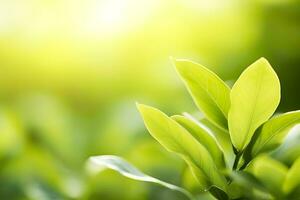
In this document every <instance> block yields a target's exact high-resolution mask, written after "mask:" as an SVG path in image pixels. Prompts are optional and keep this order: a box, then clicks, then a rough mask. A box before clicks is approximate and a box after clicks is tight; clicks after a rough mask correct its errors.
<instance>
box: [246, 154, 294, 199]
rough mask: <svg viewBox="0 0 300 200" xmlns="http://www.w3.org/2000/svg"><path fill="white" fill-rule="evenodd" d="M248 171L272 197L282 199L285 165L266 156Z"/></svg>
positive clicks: (286, 171)
mask: <svg viewBox="0 0 300 200" xmlns="http://www.w3.org/2000/svg"><path fill="white" fill-rule="evenodd" d="M250 171H251V172H252V173H253V174H254V176H256V178H257V179H259V180H260V181H261V182H262V183H263V184H264V186H265V187H266V188H268V190H269V191H270V192H271V193H272V194H274V196H276V197H277V198H278V199H279V198H280V199H282V198H283V196H284V193H283V190H282V183H283V181H284V180H285V177H286V175H287V173H288V168H287V167H286V166H285V165H283V164H282V163H280V162H279V161H277V160H274V159H272V158H270V157H268V156H261V157H258V158H257V159H255V160H254V162H253V163H252V164H251V166H250Z"/></svg>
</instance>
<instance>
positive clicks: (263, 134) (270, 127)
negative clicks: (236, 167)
mask: <svg viewBox="0 0 300 200" xmlns="http://www.w3.org/2000/svg"><path fill="white" fill-rule="evenodd" d="M299 123H300V111H294V112H288V113H285V114H282V115H280V116H277V117H274V118H272V119H271V120H269V121H267V122H266V123H265V124H264V125H263V126H262V128H261V130H260V131H257V132H256V133H255V135H257V137H255V140H253V141H254V145H253V147H252V153H251V154H252V157H254V156H255V155H257V154H259V153H262V152H266V151H270V150H273V149H275V148H276V147H278V146H279V145H281V143H282V142H283V140H284V138H285V137H286V135H287V134H288V133H289V131H290V130H291V128H293V127H294V126H295V125H296V124H299Z"/></svg>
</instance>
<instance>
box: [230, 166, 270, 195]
mask: <svg viewBox="0 0 300 200" xmlns="http://www.w3.org/2000/svg"><path fill="white" fill-rule="evenodd" d="M230 177H231V178H232V182H231V183H230V185H229V187H228V189H229V196H230V198H231V199H249V200H250V199H255V200H267V199H268V200H271V199H274V198H273V196H272V195H271V194H270V193H269V191H268V190H267V188H266V187H265V186H264V185H263V184H262V183H261V182H260V181H259V180H258V179H257V178H256V177H255V176H254V175H253V174H251V173H249V172H247V171H233V172H231V174H230Z"/></svg>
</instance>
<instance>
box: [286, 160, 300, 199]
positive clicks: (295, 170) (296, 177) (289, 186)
mask: <svg viewBox="0 0 300 200" xmlns="http://www.w3.org/2000/svg"><path fill="white" fill-rule="evenodd" d="M299 169H300V158H298V159H297V160H296V161H295V162H294V164H293V165H292V167H291V168H290V170H289V171H288V174H287V176H286V179H285V181H284V183H283V190H284V192H285V193H286V194H289V193H291V192H293V190H294V189H296V188H297V187H298V186H300V170H299Z"/></svg>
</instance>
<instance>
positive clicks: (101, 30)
mask: <svg viewBox="0 0 300 200" xmlns="http://www.w3.org/2000/svg"><path fill="white" fill-rule="evenodd" d="M298 2H299V1H296V0H294V1H293V0H286V1H284V0H282V1H281V0H248V1H239V0H228V1H224V0H85V1H81V0H44V1H38V0H0V199H39V200H40V199H103V200H118V199H125V200H126V199H128V200H132V199H136V200H140V199H141V200H142V199H182V198H183V197H182V196H180V194H177V193H174V192H171V191H168V190H166V189H164V188H161V187H159V186H156V185H151V184H145V183H138V182H135V181H131V180H128V179H126V178H123V177H121V176H120V175H118V174H117V173H114V172H111V171H105V172H103V173H100V174H99V175H97V176H90V175H89V174H87V173H86V171H85V161H86V159H87V158H88V157H89V156H91V155H98V154H115V155H120V156H123V157H125V158H126V159H127V160H129V161H131V162H132V163H133V164H135V165H136V166H138V167H139V168H140V169H142V170H143V171H145V172H147V173H148V174H151V175H153V176H155V177H158V178H161V179H163V180H165V181H169V182H171V183H174V184H178V185H182V182H183V181H182V176H183V174H184V170H185V166H184V164H183V163H182V162H181V161H180V160H179V159H178V158H177V157H176V156H173V155H170V154H169V153H168V152H166V151H165V150H164V149H163V148H162V147H160V146H159V145H158V143H156V142H155V141H154V139H152V138H151V137H150V136H149V134H148V133H147V131H146V129H145V128H144V126H143V123H142V121H141V118H140V116H139V114H138V112H137V110H136V108H135V102H142V103H145V104H150V105H152V106H156V107H158V108H160V109H162V110H163V111H165V112H166V113H168V114H175V113H181V112H185V111H188V112H192V113H194V112H195V111H196V108H195V106H194V104H193V102H192V101H191V98H190V97H189V95H188V93H187V91H186V90H185V88H184V86H183V84H182V83H181V82H180V80H179V78H178V76H177V74H176V72H175V70H174V68H173V66H172V64H171V62H170V59H169V57H170V56H172V57H175V58H187V59H191V60H194V61H197V62H199V63H201V64H203V65H205V66H207V67H209V68H211V69H212V70H213V71H215V72H216V73H218V74H219V75H220V76H221V77H222V78H223V79H225V80H227V81H228V82H229V83H232V82H233V81H234V80H235V79H236V78H237V77H238V75H239V74H240V73H241V71H242V70H243V69H244V68H246V67H247V66H248V65H249V64H251V63H252V62H254V61H255V60H256V59H258V58H259V57H262V56H263V57H266V58H267V59H268V60H269V62H270V63H271V64H272V66H273V67H274V69H275V70H276V72H277V73H278V75H279V78H280V80H281V85H282V102H281V104H280V107H279V110H280V111H287V110H292V109H299V108H300V84H299V75H300V3H298ZM187 185H188V183H187Z"/></svg>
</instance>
